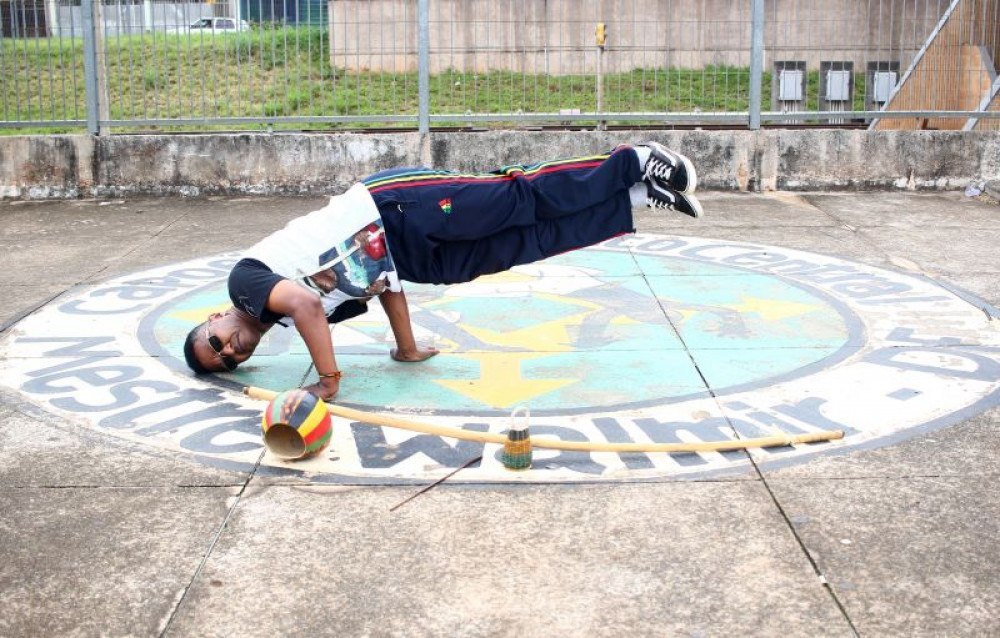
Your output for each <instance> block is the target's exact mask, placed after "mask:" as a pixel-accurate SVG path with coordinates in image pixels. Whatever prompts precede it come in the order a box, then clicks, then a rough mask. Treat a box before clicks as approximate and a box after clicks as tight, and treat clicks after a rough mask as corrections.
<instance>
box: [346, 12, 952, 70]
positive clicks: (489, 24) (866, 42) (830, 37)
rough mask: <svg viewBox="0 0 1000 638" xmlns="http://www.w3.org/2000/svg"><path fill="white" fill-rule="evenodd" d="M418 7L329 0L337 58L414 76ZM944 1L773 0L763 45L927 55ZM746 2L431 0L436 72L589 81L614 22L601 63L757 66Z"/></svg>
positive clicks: (857, 59)
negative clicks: (600, 41)
mask: <svg viewBox="0 0 1000 638" xmlns="http://www.w3.org/2000/svg"><path fill="white" fill-rule="evenodd" d="M415 5H416V3H415V2H413V0H329V8H330V43H331V45H330V46H331V50H330V62H331V64H332V65H333V66H335V67H339V68H344V69H348V70H355V71H356V70H361V71H367V70H371V71H375V70H384V71H413V70H415V69H416V64H417V55H416V51H417V30H416V9H415ZM947 5H948V3H947V2H946V3H943V5H942V3H941V2H930V3H929V2H927V0H891V1H885V2H871V0H825V1H824V2H816V0H769V1H768V2H767V3H766V5H765V6H766V16H765V24H766V26H765V32H764V44H765V47H766V49H767V52H768V61H769V63H770V62H771V61H774V60H805V61H806V62H807V64H808V66H809V68H811V69H815V68H818V67H819V63H820V61H821V60H851V61H853V62H854V63H855V67H856V68H864V64H865V63H866V62H867V61H869V60H884V59H886V58H889V59H892V60H896V61H899V62H900V64H901V67H902V68H906V66H907V65H909V63H910V60H911V59H912V57H913V56H914V55H915V54H916V52H917V51H918V50H919V49H920V47H921V45H922V44H923V43H924V41H925V40H926V38H927V37H928V35H929V34H930V33H931V31H932V30H933V28H934V26H935V25H936V24H937V22H938V20H939V18H940V16H941V13H942V12H943V10H944V9H945V8H946V7H947ZM749 6H750V3H749V2H744V1H739V2H734V1H733V0H699V2H664V0H433V2H431V4H430V12H431V15H430V43H431V49H430V64H431V71H432V72H434V73H437V72H440V71H443V70H446V69H455V70H459V71H477V72H482V71H486V70H494V69H503V70H513V71H518V72H525V73H551V74H581V73H594V72H596V69H597V56H598V48H597V46H596V43H595V35H594V29H595V27H596V25H597V23H599V22H603V23H605V24H606V25H607V30H608V38H607V49H606V52H605V53H604V60H603V65H604V69H605V71H606V72H610V73H614V72H620V71H628V70H631V69H635V68H663V67H664V66H672V67H679V68H701V67H703V66H705V65H709V64H716V65H737V66H749V64H750V54H749V49H750V13H749Z"/></svg>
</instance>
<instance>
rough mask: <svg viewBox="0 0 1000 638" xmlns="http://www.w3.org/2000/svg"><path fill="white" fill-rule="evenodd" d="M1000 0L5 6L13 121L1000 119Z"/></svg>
mask: <svg viewBox="0 0 1000 638" xmlns="http://www.w3.org/2000/svg"><path fill="white" fill-rule="evenodd" d="M998 56H1000V0H830V1H828V2H823V3H817V2H809V1H807V0H222V1H221V2H220V1H216V2H205V3H201V2H192V1H184V2H153V1H152V0H128V1H124V0H110V1H109V0H105V1H97V0H0V94H2V97H0V109H2V111H0V128H5V129H12V130H19V131H20V130H29V131H31V130H35V129H40V130H60V129H61V130H72V129H74V128H83V127H85V128H86V129H87V130H88V131H90V132H92V133H98V132H107V131H109V130H149V129H151V128H153V129H158V130H159V129H166V130H213V129H259V128H269V129H280V128H295V129H302V128H363V127H414V126H415V127H417V128H418V129H419V130H423V131H426V130H428V129H429V128H431V127H445V126H461V127H469V126H477V127H478V126H489V125H503V126H512V125H514V126H537V125H571V126H592V127H598V128H599V127H604V126H609V125H659V126H730V127H732V126H737V127H749V128H753V129H755V128H760V127H761V126H769V125H780V126H787V125H805V126H808V125H817V126H869V127H872V128H954V129H966V130H982V129H998V128H1000V116H998V113H1000V97H998V93H1000V80H998V79H997V68H996V62H995V61H996V60H997V59H998Z"/></svg>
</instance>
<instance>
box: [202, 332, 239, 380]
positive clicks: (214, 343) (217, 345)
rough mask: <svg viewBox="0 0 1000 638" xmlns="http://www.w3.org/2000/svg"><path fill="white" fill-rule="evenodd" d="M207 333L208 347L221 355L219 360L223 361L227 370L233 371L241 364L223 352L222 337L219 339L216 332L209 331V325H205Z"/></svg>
mask: <svg viewBox="0 0 1000 638" xmlns="http://www.w3.org/2000/svg"><path fill="white" fill-rule="evenodd" d="M205 333H206V334H207V335H208V347H209V348H211V349H212V350H213V351H214V352H215V354H217V355H219V360H221V361H222V365H223V366H225V368H226V371H227V372H232V371H233V370H235V369H236V366H237V365H239V364H237V363H236V359H233V358H232V357H229V356H226V355H224V354H222V339H219V338H218V337H216V336H215V335H214V334H212V333H211V332H210V331H209V327H208V326H205Z"/></svg>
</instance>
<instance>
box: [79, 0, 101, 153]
mask: <svg viewBox="0 0 1000 638" xmlns="http://www.w3.org/2000/svg"><path fill="white" fill-rule="evenodd" d="M98 1H100V0H98ZM80 17H81V22H82V28H83V83H84V89H85V91H86V97H87V99H86V102H87V132H88V133H90V134H91V135H98V134H100V132H101V124H100V117H99V112H100V101H99V99H98V95H99V91H98V89H97V45H96V43H95V40H94V0H81V2H80Z"/></svg>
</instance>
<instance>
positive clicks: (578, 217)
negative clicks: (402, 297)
mask: <svg viewBox="0 0 1000 638" xmlns="http://www.w3.org/2000/svg"><path fill="white" fill-rule="evenodd" d="M632 232H635V228H634V224H633V221H632V205H631V202H630V201H629V199H628V197H627V196H626V197H613V198H611V199H608V200H606V201H604V202H602V203H600V204H597V205H595V206H593V207H591V208H589V209H585V210H582V211H579V212H577V213H575V214H572V215H563V216H561V217H553V218H548V219H540V220H539V221H538V223H536V224H534V225H532V226H521V227H517V228H508V229H506V230H504V231H502V232H500V233H497V234H495V235H492V236H490V237H486V238H483V239H478V240H474V241H457V242H448V243H446V244H442V245H441V246H439V247H438V249H437V250H436V251H435V253H434V259H432V260H431V262H430V263H429V264H428V268H429V270H428V271H427V272H428V275H427V276H428V279H427V280H425V283H441V284H453V283H464V282H467V281H472V280H473V279H475V278H476V277H479V276H481V275H489V274H492V273H496V272H502V271H505V270H509V269H510V268H513V267H514V266H519V265H522V264H530V263H532V262H535V261H539V260H542V259H545V258H547V257H552V256H555V255H559V254H561V253H565V252H569V251H571V250H575V249H577V248H583V247H586V246H591V245H593V244H597V243H600V242H602V241H604V240H606V239H610V238H612V237H616V236H618V235H622V234H625V233H632Z"/></svg>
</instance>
